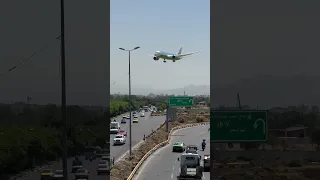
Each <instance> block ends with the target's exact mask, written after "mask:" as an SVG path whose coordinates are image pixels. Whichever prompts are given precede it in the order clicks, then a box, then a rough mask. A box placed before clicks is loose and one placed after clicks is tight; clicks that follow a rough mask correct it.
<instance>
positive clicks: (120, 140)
mask: <svg viewBox="0 0 320 180" xmlns="http://www.w3.org/2000/svg"><path fill="white" fill-rule="evenodd" d="M125 143H126V137H125V136H124V135H122V134H117V135H116V136H115V137H114V139H113V145H122V144H125Z"/></svg>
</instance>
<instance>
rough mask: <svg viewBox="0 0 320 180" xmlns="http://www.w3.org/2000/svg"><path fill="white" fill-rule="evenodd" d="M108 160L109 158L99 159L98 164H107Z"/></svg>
mask: <svg viewBox="0 0 320 180" xmlns="http://www.w3.org/2000/svg"><path fill="white" fill-rule="evenodd" d="M108 160H109V158H108V159H107V160H100V161H99V165H100V164H108Z"/></svg>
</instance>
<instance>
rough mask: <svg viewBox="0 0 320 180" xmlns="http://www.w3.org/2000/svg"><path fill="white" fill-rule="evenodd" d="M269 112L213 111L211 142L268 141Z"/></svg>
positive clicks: (211, 115)
mask: <svg viewBox="0 0 320 180" xmlns="http://www.w3.org/2000/svg"><path fill="white" fill-rule="evenodd" d="M267 118H268V116H267V111H211V113H210V141H211V142H226V143H227V142H230V143H232V142H258V141H267V137H268V122H267Z"/></svg>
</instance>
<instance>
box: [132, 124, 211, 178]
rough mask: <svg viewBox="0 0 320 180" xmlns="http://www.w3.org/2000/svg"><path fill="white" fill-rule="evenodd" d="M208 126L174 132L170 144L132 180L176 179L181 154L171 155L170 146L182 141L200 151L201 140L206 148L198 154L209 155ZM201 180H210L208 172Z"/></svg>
mask: <svg viewBox="0 0 320 180" xmlns="http://www.w3.org/2000/svg"><path fill="white" fill-rule="evenodd" d="M209 127H210V125H205V126H196V127H192V128H186V129H181V130H177V131H175V132H174V134H173V136H172V138H171V141H170V144H169V145H167V146H165V147H163V148H161V149H159V150H158V151H156V152H155V153H154V154H153V155H151V156H150V157H149V158H148V160H147V161H146V162H145V163H144V164H143V166H142V167H141V168H140V170H139V172H138V173H137V174H136V175H135V176H134V178H133V179H134V180H150V179H152V180H164V179H168V180H170V179H177V176H178V175H179V172H180V161H177V159H178V157H180V155H181V153H173V152H172V145H173V143H174V142H176V141H182V142H184V143H185V144H186V145H198V147H199V149H201V142H202V139H206V142H207V147H206V149H205V151H204V152H203V151H202V150H199V154H200V155H201V156H202V157H203V155H204V154H210V136H209V135H210V134H209V132H208V128H209ZM203 179H204V180H208V179H210V172H204V173H203Z"/></svg>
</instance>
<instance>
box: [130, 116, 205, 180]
mask: <svg viewBox="0 0 320 180" xmlns="http://www.w3.org/2000/svg"><path fill="white" fill-rule="evenodd" d="M207 124H210V123H209V122H204V123H192V124H185V125H182V126H177V127H174V128H172V129H171V130H170V132H169V135H168V139H167V140H165V141H163V142H161V143H159V144H157V145H156V146H154V147H153V148H152V149H151V150H150V151H148V152H147V153H146V154H145V155H144V156H143V157H142V158H141V160H140V161H139V162H138V164H137V165H136V166H135V167H134V169H133V170H132V171H131V173H130V175H129V176H128V178H127V180H132V178H133V176H134V175H135V174H136V172H137V171H138V170H139V168H140V166H141V165H142V164H143V163H144V161H145V160H147V159H148V157H149V156H150V155H151V154H153V153H154V152H155V151H157V150H158V149H159V148H161V147H163V146H166V145H167V144H169V142H170V140H171V134H172V133H173V132H174V131H175V130H178V129H183V128H187V127H193V126H200V125H207Z"/></svg>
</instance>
